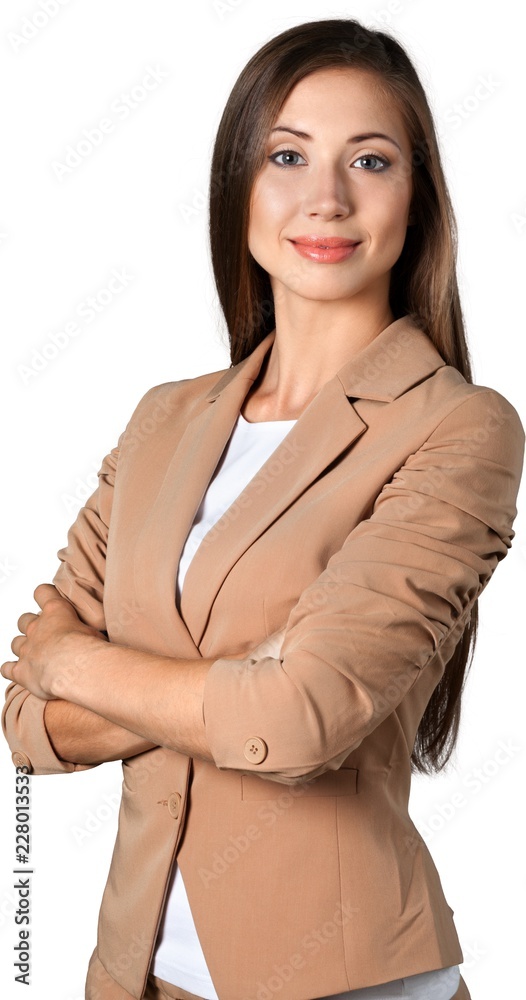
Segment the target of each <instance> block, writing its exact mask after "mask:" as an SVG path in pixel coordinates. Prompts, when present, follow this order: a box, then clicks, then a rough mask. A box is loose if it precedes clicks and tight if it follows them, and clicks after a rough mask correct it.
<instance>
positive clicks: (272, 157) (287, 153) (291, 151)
mask: <svg viewBox="0 0 526 1000" xmlns="http://www.w3.org/2000/svg"><path fill="white" fill-rule="evenodd" d="M278 156H299V157H300V159H302V160H303V157H302V156H301V153H296V152H295V150H294V149H280V150H278V152H277V153H272V154H271V155H270V156H269V160H272V162H273V163H275V164H276V166H278V167H297V166H299V164H298V163H279V162H278ZM304 162H305V161H304Z"/></svg>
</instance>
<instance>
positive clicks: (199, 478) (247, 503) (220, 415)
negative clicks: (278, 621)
mask: <svg viewBox="0 0 526 1000" xmlns="http://www.w3.org/2000/svg"><path fill="white" fill-rule="evenodd" d="M274 336H275V334H274V333H271V334H268V335H267V336H266V337H265V339H264V340H263V341H262V342H261V343H260V344H259V345H258V346H257V347H256V349H255V350H254V351H253V352H252V354H251V355H249V357H248V358H246V359H245V360H244V361H243V362H241V364H240V365H236V366H235V367H234V368H230V369H228V370H227V371H226V372H225V373H224V374H223V376H222V377H221V379H220V380H219V382H218V383H216V385H215V386H214V387H213V389H212V390H211V391H210V392H209V393H208V394H207V396H205V397H204V401H203V409H202V410H201V411H200V413H199V414H198V415H197V416H196V417H194V418H193V419H192V420H191V421H190V422H189V424H188V426H187V428H186V431H185V433H184V435H183V437H182V438H181V441H180V443H179V445H178V447H177V449H176V452H175V454H174V456H173V459H172V462H171V463H170V466H169V468H168V471H167V474H166V476H165V479H164V481H163V484H162V486H161V489H160V491H159V494H158V497H157V500H156V502H155V504H154V506H153V507H152V510H151V513H150V517H149V519H148V524H147V525H146V526H145V530H144V532H143V533H142V536H141V539H140V540H139V544H138V546H137V558H138V559H144V558H146V557H147V558H148V562H149V563H150V564H152V559H153V564H154V565H156V566H157V567H158V569H157V572H156V574H155V575H154V589H153V591H152V594H151V598H152V602H155V611H154V607H153V604H152V612H154V613H155V619H156V621H159V618H162V619H164V620H165V622H166V624H167V626H168V628H170V627H171V628H172V629H173V628H174V625H175V626H176V627H178V629H179V630H180V626H181V624H182V623H183V622H184V625H185V626H186V629H187V630H188V638H191V640H192V643H193V644H195V647H196V648H197V647H198V646H199V643H200V641H201V639H202V636H203V633H204V630H205V628H206V623H207V620H208V617H209V614H210V610H211V607H212V605H213V602H214V599H215V597H216V594H217V593H218V591H219V589H220V587H221V585H222V583H223V581H224V580H225V578H226V576H227V575H228V573H229V571H230V569H231V568H232V566H233V565H234V564H235V562H236V561H237V560H238V559H239V558H240V557H241V556H242V555H243V553H244V552H245V551H246V549H247V548H248V547H249V546H250V545H251V544H252V543H253V542H254V541H255V540H256V539H257V538H258V537H259V536H260V535H261V534H262V533H263V532H264V531H265V530H266V528H268V526H269V525H270V524H272V522H273V521H274V520H275V519H276V518H278V517H279V516H280V514H282V513H283V511H284V510H285V509H286V508H287V507H288V506H289V505H290V504H291V503H293V501H294V500H295V499H296V498H297V497H298V496H299V495H300V494H301V493H302V492H303V491H304V490H305V489H307V487H308V486H309V485H310V484H311V483H312V482H313V481H314V480H315V479H316V478H317V477H318V476H319V475H321V474H322V473H323V471H324V470H325V469H326V468H327V466H329V465H330V464H331V462H333V461H334V460H335V459H336V458H338V456H339V455H341V454H342V452H343V451H344V450H345V449H348V448H349V447H351V446H352V445H353V443H354V442H355V441H356V439H357V438H358V437H360V436H361V435H362V434H363V433H364V431H366V429H367V424H366V423H365V422H364V420H363V419H362V418H361V417H360V416H359V414H358V413H357V411H356V409H355V407H354V406H353V403H352V399H359V398H368V399H377V400H383V401H385V402H389V401H391V400H392V399H395V398H396V397H397V396H398V395H400V394H401V393H402V392H404V391H405V390H406V389H407V388H409V387H410V386H411V385H413V384H415V383H416V382H418V381H420V380H421V379H422V378H425V377H426V376H428V375H429V374H431V373H432V372H433V371H435V370H436V369H437V368H439V367H441V366H442V365H444V364H445V362H444V360H443V359H442V358H441V356H440V355H439V354H438V352H437V351H436V350H435V348H434V346H433V344H432V343H431V341H430V340H429V338H428V337H427V336H426V335H425V334H424V333H423V332H422V331H421V330H419V329H418V327H416V326H415V325H414V324H413V323H412V321H411V320H409V318H408V317H404V318H403V319H400V320H397V321H396V322H394V323H393V324H391V325H390V326H389V327H387V328H386V329H385V330H384V331H383V332H382V333H381V334H379V336H378V337H376V338H375V340H374V341H373V342H372V343H371V344H369V346H368V347H367V348H366V349H365V350H363V351H361V352H360V353H359V354H358V355H355V356H354V358H352V359H351V360H350V361H349V362H348V363H347V364H346V365H345V366H344V367H343V368H341V369H340V371H339V372H338V373H337V374H336V375H335V376H334V377H333V378H332V379H330V380H329V381H328V382H326V383H325V385H323V386H322V388H321V389H320V391H319V392H318V393H317V395H316V396H315V397H314V399H313V400H312V401H311V403H310V404H309V406H307V407H306V409H305V410H304V411H303V413H302V414H301V416H300V417H299V419H298V420H297V421H296V423H295V424H294V426H293V427H292V428H291V430H290V431H289V433H288V434H287V435H286V437H285V438H284V439H283V441H282V442H281V444H280V445H279V446H278V448H277V449H276V450H275V451H274V452H273V454H272V455H271V456H270V458H269V459H268V460H267V461H266V462H265V464H264V465H263V466H262V467H261V469H260V470H259V472H258V473H257V475H256V476H255V477H254V478H253V479H252V480H251V481H250V482H249V483H248V484H247V486H246V488H245V489H244V490H243V491H242V492H241V494H240V495H239V497H238V498H237V499H236V500H235V501H234V503H233V504H232V506H231V507H229V508H228V510H227V511H226V512H225V513H224V514H223V516H222V517H221V518H220V520H219V521H218V522H217V523H216V525H215V526H214V527H213V528H212V529H211V530H210V531H209V533H208V534H207V535H206V536H205V538H204V539H203V541H202V542H201V544H200V546H199V548H198V550H197V552H196V554H195V555H194V557H193V559H192V562H191V563H190V566H189V568H188V571H187V574H186V577H185V581H184V586H183V591H182V595H181V615H179V614H178V612H177V609H176V606H175V579H176V573H177V566H178V563H179V558H180V554H181V551H182V549H183V547H184V544H185V541H186V538H187V535H188V532H189V531H190V528H191V526H192V522H193V519H194V517H195V514H196V512H197V510H198V508H199V505H200V503H201V500H202V498H203V496H204V493H205V491H206V488H207V486H208V484H209V482H210V480H211V478H212V476H213V473H214V471H215V468H216V466H217V463H218V461H219V459H220V457H221V455H222V453H223V450H224V448H225V446H226V444H227V442H228V439H229V437H230V434H231V432H232V429H233V427H234V424H235V421H236V419H237V416H238V414H239V411H240V409H241V407H242V405H243V400H244V399H245V397H246V395H247V393H248V391H249V389H250V386H251V384H252V382H253V381H255V379H256V378H257V375H258V373H259V370H260V368H261V365H262V363H263V361H264V358H265V355H266V353H267V351H268V350H269V349H270V348H271V346H272V343H273V341H274ZM168 525H169V526H170V528H171V530H170V531H169V532H168V530H167V526H168ZM152 544H153V551H152ZM161 609H164V613H162V614H161V615H160V614H159V612H160V611H161ZM181 619H182V621H181ZM188 655H191V654H190V653H189V654H188Z"/></svg>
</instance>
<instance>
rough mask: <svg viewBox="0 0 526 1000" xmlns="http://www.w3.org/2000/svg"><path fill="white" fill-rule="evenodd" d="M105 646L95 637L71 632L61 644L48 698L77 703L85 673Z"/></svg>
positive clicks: (103, 640) (101, 640)
mask: <svg viewBox="0 0 526 1000" xmlns="http://www.w3.org/2000/svg"><path fill="white" fill-rule="evenodd" d="M105 645H107V643H106V640H105V639H103V638H100V639H99V638H98V637H97V636H96V635H84V634H82V633H79V632H72V633H71V634H70V635H69V636H68V637H67V639H66V640H65V641H64V643H63V648H62V651H61V656H60V661H59V664H57V667H56V669H55V670H54V671H53V673H52V675H51V680H50V683H49V694H50V697H51V698H63V699H64V700H65V701H71V702H74V703H75V702H77V703H78V698H79V695H80V693H81V691H82V686H83V678H84V677H85V671H86V669H87V668H88V667H89V666H93V664H94V661H95V658H96V656H97V653H98V652H99V650H100V648H102V647H103V646H105Z"/></svg>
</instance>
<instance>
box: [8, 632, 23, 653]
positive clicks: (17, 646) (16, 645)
mask: <svg viewBox="0 0 526 1000" xmlns="http://www.w3.org/2000/svg"><path fill="white" fill-rule="evenodd" d="M25 641H26V637H25V635H15V638H14V639H13V641H12V643H11V649H12V651H13V653H14V654H15V656H20V653H21V650H22V646H23V645H24V643H25Z"/></svg>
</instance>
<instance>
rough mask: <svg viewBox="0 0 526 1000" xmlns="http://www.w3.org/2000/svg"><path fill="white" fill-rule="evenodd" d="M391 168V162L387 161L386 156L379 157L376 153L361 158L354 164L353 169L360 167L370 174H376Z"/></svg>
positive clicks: (366, 154)
mask: <svg viewBox="0 0 526 1000" xmlns="http://www.w3.org/2000/svg"><path fill="white" fill-rule="evenodd" d="M389 166H391V164H390V163H389V160H386V158H385V156H378V155H377V154H376V153H365V154H364V155H363V156H359V157H358V159H357V160H355V161H354V163H353V167H358V168H359V169H360V170H367V171H369V173H375V174H377V173H380V172H381V171H382V170H385V169H386V167H389Z"/></svg>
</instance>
